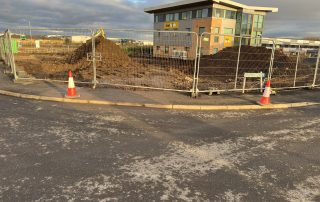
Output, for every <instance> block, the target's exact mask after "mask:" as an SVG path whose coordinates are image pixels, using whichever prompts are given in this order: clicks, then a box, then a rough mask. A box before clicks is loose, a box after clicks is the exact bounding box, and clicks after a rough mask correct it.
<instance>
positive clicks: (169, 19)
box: [166, 13, 174, 22]
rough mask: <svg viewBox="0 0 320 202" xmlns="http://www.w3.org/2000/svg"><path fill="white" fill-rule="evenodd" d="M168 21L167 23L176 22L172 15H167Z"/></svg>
mask: <svg viewBox="0 0 320 202" xmlns="http://www.w3.org/2000/svg"><path fill="white" fill-rule="evenodd" d="M166 21H167V22H170V21H174V15H173V14H172V13H170V14H167V15H166Z"/></svg>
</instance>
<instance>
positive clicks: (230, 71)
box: [0, 28, 320, 96]
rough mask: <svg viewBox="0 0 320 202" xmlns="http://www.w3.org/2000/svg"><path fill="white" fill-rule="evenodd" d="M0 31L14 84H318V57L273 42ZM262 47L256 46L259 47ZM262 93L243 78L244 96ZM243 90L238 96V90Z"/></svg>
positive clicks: (199, 87)
mask: <svg viewBox="0 0 320 202" xmlns="http://www.w3.org/2000/svg"><path fill="white" fill-rule="evenodd" d="M29 31H30V30H29V29H11V30H10V31H9V30H7V31H6V32H5V33H4V35H3V36H1V37H0V57H1V60H3V61H4V63H5V65H6V67H7V70H8V71H7V72H10V73H12V74H13V75H14V78H15V79H17V80H19V79H20V80H47V81H59V82H66V81H67V71H68V70H69V69H70V70H72V71H73V72H74V75H75V81H76V82H77V83H87V84H92V85H93V86H94V87H95V86H96V85H108V86H120V87H132V88H141V89H157V90H167V91H181V92H189V93H191V94H192V95H193V96H196V95H197V94H198V93H206V92H221V91H243V83H244V75H245V74H246V73H263V75H265V77H264V78H265V79H271V81H272V87H273V88H276V89H287V88H304V87H316V86H319V85H320V70H319V57H320V54H319V53H320V47H318V48H316V49H317V50H316V51H317V53H318V54H307V52H306V51H305V47H302V46H295V47H296V48H291V49H290V51H287V50H285V49H282V48H279V45H280V42H278V39H269V38H268V39H267V38H262V37H248V36H233V35H232V36H231V35H221V34H213V33H202V34H201V35H198V33H195V32H183V31H157V30H123V29H106V30H104V32H105V33H106V38H107V40H105V39H104V38H103V36H102V35H97V34H96V33H97V31H98V29H74V28H64V29H34V28H31V31H32V33H33V37H32V39H31V38H29V37H28V35H26V36H25V35H24V33H29ZM262 41H263V42H264V43H263V44H262V43H261V42H262ZM250 90H251V91H255V90H262V89H261V86H260V79H258V78H248V79H247V80H246V89H245V91H250ZM245 91H244V92H245Z"/></svg>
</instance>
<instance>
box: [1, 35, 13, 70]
mask: <svg viewBox="0 0 320 202" xmlns="http://www.w3.org/2000/svg"><path fill="white" fill-rule="evenodd" d="M15 46H16V43H15V41H14V40H12V39H11V35H10V32H9V30H7V31H5V32H4V34H3V35H2V36H1V37H0V56H1V60H2V61H3V62H4V64H5V65H4V72H5V73H12V74H14V75H16V74H15V72H16V71H15V62H14V53H15V50H14V49H13V48H14V47H15Z"/></svg>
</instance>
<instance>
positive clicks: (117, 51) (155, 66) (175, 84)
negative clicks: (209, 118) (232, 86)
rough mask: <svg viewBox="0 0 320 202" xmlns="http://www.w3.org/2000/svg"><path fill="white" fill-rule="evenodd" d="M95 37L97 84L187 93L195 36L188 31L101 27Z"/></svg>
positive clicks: (192, 71)
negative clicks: (101, 30)
mask: <svg viewBox="0 0 320 202" xmlns="http://www.w3.org/2000/svg"><path fill="white" fill-rule="evenodd" d="M105 33H106V36H107V40H103V39H102V38H101V37H97V38H96V54H97V58H99V56H100V58H99V61H97V80H98V82H99V84H107V85H114V86H128V87H137V88H149V89H162V90H173V91H184V92H190V91H191V89H192V88H193V83H194V74H195V68H196V66H195V65H196V60H195V59H196V52H197V42H198V35H197V34H196V33H192V32H179V31H149V30H116V29H107V30H105Z"/></svg>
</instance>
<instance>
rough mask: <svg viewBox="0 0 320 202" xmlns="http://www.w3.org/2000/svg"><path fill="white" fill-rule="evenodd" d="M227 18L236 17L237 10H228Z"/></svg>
mask: <svg viewBox="0 0 320 202" xmlns="http://www.w3.org/2000/svg"><path fill="white" fill-rule="evenodd" d="M225 17H226V18H227V19H236V12H235V11H228V10H226V16H225Z"/></svg>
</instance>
